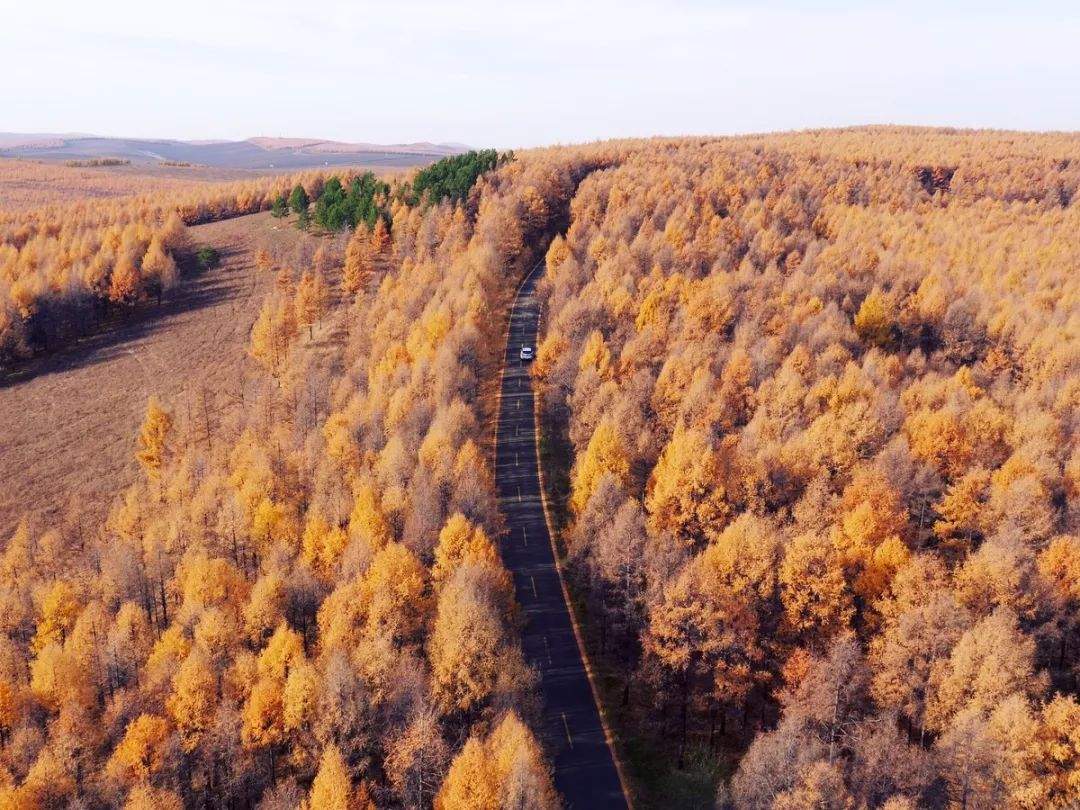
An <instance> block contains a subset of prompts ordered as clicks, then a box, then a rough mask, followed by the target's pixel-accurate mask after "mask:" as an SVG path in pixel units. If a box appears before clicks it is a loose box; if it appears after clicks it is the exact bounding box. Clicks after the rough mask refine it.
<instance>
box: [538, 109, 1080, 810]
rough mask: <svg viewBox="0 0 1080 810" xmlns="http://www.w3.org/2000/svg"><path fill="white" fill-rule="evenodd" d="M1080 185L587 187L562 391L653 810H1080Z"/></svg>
mask: <svg viewBox="0 0 1080 810" xmlns="http://www.w3.org/2000/svg"><path fill="white" fill-rule="evenodd" d="M1078 151H1080V139H1077V138H1076V137H1075V136H1053V137H1051V136H1046V137H1041V136H1025V135H1018V134H996V133H972V132H956V131H928V130H914V131H913V130H903V129H870V130H853V131H840V132H820V133H807V134H803V135H796V136H787V137H785V136H776V137H763V138H745V139H733V140H719V141H697V142H679V143H668V144H664V145H656V146H654V147H651V148H644V149H642V150H640V151H635V152H634V153H633V154H631V156H630V157H629V158H627V159H626V160H625V161H623V162H621V163H620V165H618V166H617V167H612V168H609V169H607V170H606V171H602V172H597V173H594V174H592V175H591V176H590V177H589V178H587V179H586V180H585V181H584V182H583V183H582V185H581V187H580V188H579V190H578V193H577V195H576V197H575V199H574V201H573V205H572V221H571V225H570V227H569V230H568V231H567V232H566V235H565V238H563V237H557V238H556V239H555V241H554V243H553V244H552V245H551V248H550V250H549V251H548V254H547V273H546V276H545V278H544V280H543V282H542V288H543V295H544V296H545V299H546V306H545V310H546V312H547V313H548V315H547V318H548V320H547V329H546V337H545V339H544V341H543V343H542V345H541V346H540V347H539V349H538V352H537V357H538V359H537V363H536V366H535V369H534V373H535V375H536V377H537V378H538V380H539V382H540V383H541V385H542V389H543V391H544V411H545V420H546V424H547V430H548V432H549V433H550V434H551V437H550V438H552V440H554V439H561V440H562V442H564V443H565V446H566V447H567V449H568V456H569V457H568V458H567V459H564V461H563V465H564V470H563V476H564V477H565V481H566V483H565V487H564V497H565V515H564V516H565V521H566V524H567V526H566V529H565V532H564V539H565V542H566V547H567V553H568V559H569V563H570V568H571V571H572V572H573V576H574V579H575V587H576V589H577V591H578V593H579V594H581V597H582V599H583V600H584V601H585V602H586V603H587V611H588V616H589V623H590V625H591V629H592V635H593V638H594V643H593V647H594V650H595V654H596V655H597V656H598V657H599V658H600V659H601V661H602V662H603V664H604V667H605V671H606V673H607V678H608V682H609V687H610V688H609V692H610V696H611V701H612V703H613V704H614V707H615V711H616V712H617V714H618V717H619V718H620V723H621V724H622V733H623V734H624V736H628V737H630V738H631V739H638V740H640V739H642V738H645V739H647V740H649V741H650V742H651V746H650V747H648V748H647V749H646V750H647V751H649V752H650V754H651V756H652V761H651V762H649V763H647V765H648V767H647V768H646V767H644V766H642V767H639V770H641V771H645V770H651V771H655V770H657V769H658V767H659V769H660V770H665V769H666V771H667V774H666V775H667V776H668V777H669V778H668V779H667V780H666V781H663V780H660V781H658V782H657V781H655V780H654V790H653V795H651V796H650V795H648V791H646V798H647V799H651V800H652V803H653V804H654V805H655V806H658V807H659V806H667V805H666V803H665V802H666V801H671V799H670V796H665V795H664V794H663V793H662V792H661V793H659V794H657V793H656V789H655V784H659V785H662V786H663V789H664V790H670V789H672V785H674V784H678V783H679V779H678V777H679V775H680V774H682V775H683V779H684V783H685V782H689V781H690V780H691V773H692V772H693V771H695V769H696V770H697V772H698V775H699V776H700V774H701V773H702V772H705V773H706V775H707V776H709V777H711V779H710V780H709V782H708V783H709V784H713V783H718V784H717V785H716V789H717V790H718V795H717V799H716V802H717V805H718V806H720V807H736V808H804V807H805V808H809V807H828V808H847V807H860V808H861V807H888V808H890V810H901V808H908V807H964V808H975V807H979V808H984V807H985V808H997V807H1016V808H1043V807H1073V806H1076V804H1077V803H1078V802H1080V732H1078V730H1080V704H1078V703H1077V684H1078V676H1080V613H1078V607H1080V539H1078V537H1077V517H1078V512H1077V505H1078V503H1080V501H1078V499H1077V495H1078V494H1080V451H1078V448H1077V441H1076V436H1077V433H1076V427H1077V417H1078V415H1080V411H1078V406H1080V387H1078V381H1080V377H1078V376H1077V371H1078V361H1080V343H1078V341H1077V337H1078V334H1077V330H1078V327H1080V321H1078V312H1080V309H1078V297H1077V296H1078V292H1080V289H1078V279H1080V275H1078V274H1077V267H1078V264H1080V238H1078V231H1077V225H1078V224H1080V207H1078V205H1077V202H1076V198H1077V191H1078V186H1080V163H1078V162H1077V158H1078ZM556 443H557V442H556ZM556 472H557V471H556ZM551 477H552V479H553V480H559V478H558V475H552V476H551ZM665 751H671V752H672V753H671V755H670V757H669V758H667V759H666V760H665V754H664V752H665ZM657 759H659V760H660V761H661V764H660V765H659V766H658V765H657Z"/></svg>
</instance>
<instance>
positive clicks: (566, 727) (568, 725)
mask: <svg viewBox="0 0 1080 810" xmlns="http://www.w3.org/2000/svg"><path fill="white" fill-rule="evenodd" d="M562 724H563V728H565V729H566V741H567V742H568V743H570V747H571V748H573V747H574V738H573V737H571V736H570V724H569V723H567V722H566V712H563V713H562Z"/></svg>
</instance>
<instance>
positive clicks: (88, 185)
mask: <svg viewBox="0 0 1080 810" xmlns="http://www.w3.org/2000/svg"><path fill="white" fill-rule="evenodd" d="M408 157H411V156H408ZM335 168H341V169H342V170H346V169H352V170H356V171H359V172H364V171H370V172H373V173H375V174H378V175H380V176H386V175H389V174H393V173H394V172H396V171H400V170H401V169H402V166H399V165H390V164H386V163H378V162H373V163H370V164H369V163H364V162H359V161H358V162H356V163H353V164H349V165H347V166H346V165H341V166H335ZM292 171H294V169H292V168H287V167H282V168H276V169H270V168H266V169H238V168H228V167H222V166H203V165H195V164H193V165H190V166H175V165H173V166H169V165H166V164H164V163H131V164H127V165H120V166H65V165H63V164H62V163H46V162H41V161H36V160H18V159H14V158H5V157H0V212H3V211H29V210H31V209H34V208H40V207H42V206H48V205H63V204H66V203H72V202H75V201H78V200H85V199H107V198H113V197H126V196H132V195H140V196H142V195H152V194H157V193H161V192H173V193H177V194H184V193H186V192H189V191H191V190H192V189H194V188H197V187H202V186H205V185H206V184H208V183H215V182H217V183H225V182H237V181H243V180H252V179H254V178H257V177H272V176H275V175H282V174H289V173H291V172H292Z"/></svg>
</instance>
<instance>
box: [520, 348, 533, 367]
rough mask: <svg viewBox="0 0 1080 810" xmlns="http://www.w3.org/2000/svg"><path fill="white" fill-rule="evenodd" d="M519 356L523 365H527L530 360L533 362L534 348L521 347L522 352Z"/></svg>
mask: <svg viewBox="0 0 1080 810" xmlns="http://www.w3.org/2000/svg"><path fill="white" fill-rule="evenodd" d="M518 356H519V357H521V362H523V363H526V362H528V361H529V360H532V359H533V348H532V346H522V347H521V352H520V353H519V355H518Z"/></svg>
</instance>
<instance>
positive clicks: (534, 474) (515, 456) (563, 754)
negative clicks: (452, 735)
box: [495, 263, 627, 810]
mask: <svg viewBox="0 0 1080 810" xmlns="http://www.w3.org/2000/svg"><path fill="white" fill-rule="evenodd" d="M542 270H543V264H542V263H541V264H540V265H538V266H537V268H536V269H535V270H534V271H533V273H532V274H530V276H529V277H528V278H527V279H526V281H525V282H524V283H523V284H522V285H521V288H520V289H519V291H518V295H517V301H516V302H515V304H514V308H513V310H512V312H511V316H510V330H509V337H508V340H507V346H506V355H505V358H504V363H505V367H504V372H503V380H502V398H501V402H500V407H499V424H498V434H497V442H496V452H495V480H496V484H497V486H498V490H499V503H500V505H501V508H502V511H503V515H504V516H505V518H506V524H507V533H506V536H505V537H503V539H502V556H503V561H504V562H505V564H506V566H507V568H508V569H509V570H510V572H511V573H512V574H513V577H514V587H515V589H516V591H517V599H518V603H519V604H520V605H521V607H522V609H523V610H524V612H525V615H526V625H525V630H524V634H523V640H522V641H523V645H524V650H525V658H526V660H528V661H529V663H530V664H532V665H533V666H534V667H535V668H536V669H537V671H538V672H539V673H540V691H541V697H542V698H543V702H544V712H543V727H542V729H541V733H542V734H543V737H544V741H545V743H546V744H547V747H548V751H549V753H550V754H551V755H552V756H553V763H552V764H553V766H554V772H555V786H556V787H557V788H558V789H559V792H560V793H562V796H563V800H564V801H565V803H566V807H567V808H571V809H572V810H583V809H584V808H625V807H626V806H627V803H626V798H625V797H624V796H623V793H622V789H621V787H620V784H619V777H618V773H617V772H616V770H615V763H614V760H613V758H612V754H611V749H610V748H609V747H608V745H607V741H606V739H605V737H604V730H603V726H602V725H601V723H600V713H599V711H598V709H597V707H596V703H595V701H594V700H593V695H592V690H591V689H590V688H589V681H588V677H587V675H586V674H585V665H584V663H583V661H582V657H581V650H579V649H578V645H577V640H576V638H575V636H574V630H573V626H572V625H571V623H570V612H569V608H568V606H567V604H566V601H565V600H564V598H563V591H562V586H561V584H560V582H559V572H558V569H557V568H556V567H555V557H554V554H553V552H552V548H551V540H550V538H549V535H548V530H547V523H546V521H545V520H544V510H543V504H542V502H541V500H540V476H539V471H538V469H537V455H536V441H537V432H536V424H535V417H534V410H533V392H532V387H531V379H530V377H529V369H528V363H523V362H522V361H521V360H520V359H519V352H520V350H521V347H522V346H533V347H535V346H536V332H537V327H538V318H539V312H538V308H537V301H536V297H535V294H534V290H535V285H536V281H537V279H538V278H539V276H540V273H541V272H542Z"/></svg>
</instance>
